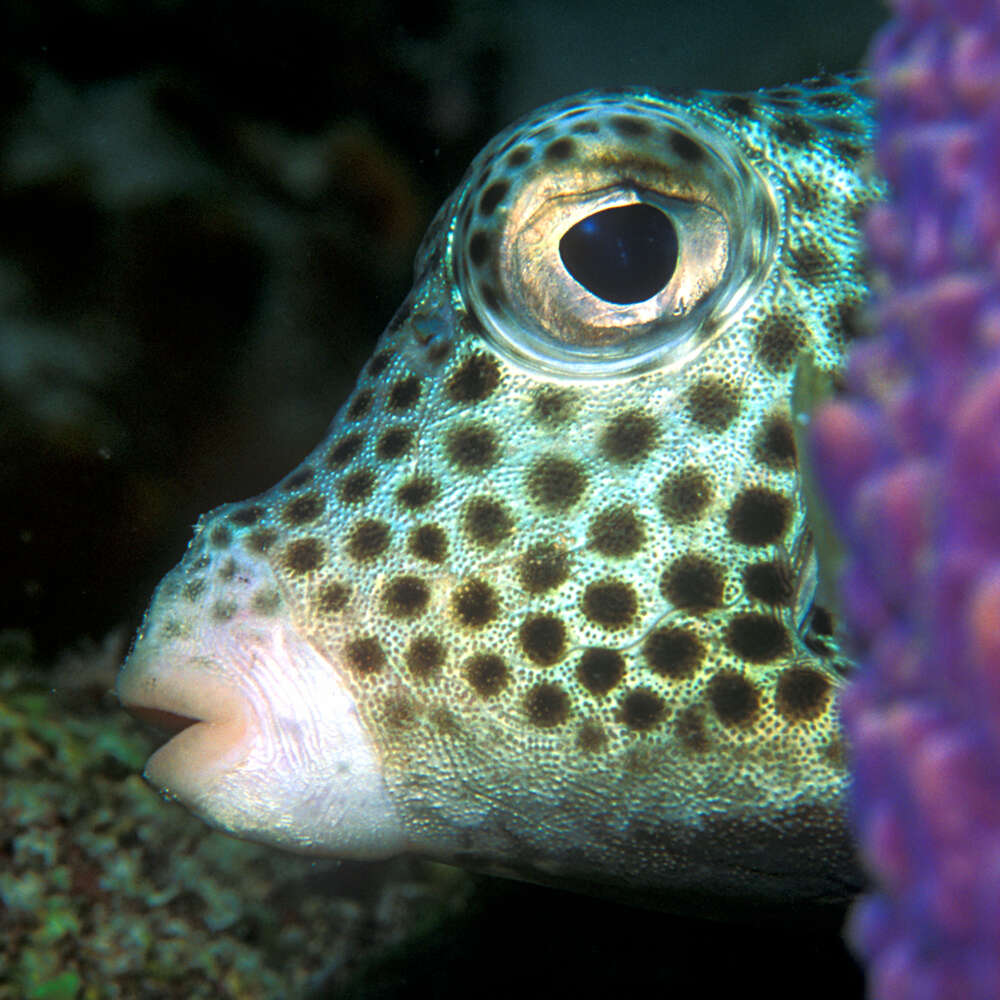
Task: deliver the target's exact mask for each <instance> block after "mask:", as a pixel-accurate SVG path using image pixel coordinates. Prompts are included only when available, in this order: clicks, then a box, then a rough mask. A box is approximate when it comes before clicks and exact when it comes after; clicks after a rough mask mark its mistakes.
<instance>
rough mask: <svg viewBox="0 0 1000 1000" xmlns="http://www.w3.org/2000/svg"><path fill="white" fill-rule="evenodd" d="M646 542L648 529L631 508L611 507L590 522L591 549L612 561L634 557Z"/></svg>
mask: <svg viewBox="0 0 1000 1000" xmlns="http://www.w3.org/2000/svg"><path fill="white" fill-rule="evenodd" d="M645 541H646V529H645V528H644V527H643V526H642V522H641V521H640V520H639V519H638V518H637V517H636V516H635V512H634V511H633V510H632V508H631V507H609V508H607V509H606V510H602V511H601V512H600V513H599V514H598V515H597V516H596V517H595V518H594V519H593V520H592V521H591V522H590V529H589V544H590V547H591V548H592V549H596V550H597V551H598V552H600V553H601V555H604V556H608V557H610V558H612V559H622V558H624V557H626V556H631V555H634V554H635V553H636V552H637V551H638V550H639V549H640V548H642V546H643V544H644V542H645Z"/></svg>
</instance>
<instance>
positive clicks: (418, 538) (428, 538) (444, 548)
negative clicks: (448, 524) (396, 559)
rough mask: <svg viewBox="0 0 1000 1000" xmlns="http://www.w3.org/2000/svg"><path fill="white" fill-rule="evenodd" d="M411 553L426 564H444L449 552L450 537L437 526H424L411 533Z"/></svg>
mask: <svg viewBox="0 0 1000 1000" xmlns="http://www.w3.org/2000/svg"><path fill="white" fill-rule="evenodd" d="M410 552H412V553H413V555H415V556H416V557H417V558H418V559H423V560H425V561H426V562H430V563H440V562H443V561H444V557H445V555H446V554H447V552H448V536H447V535H446V534H445V533H444V531H443V530H442V529H441V528H439V527H438V526H437V525H436V524H422V525H420V527H418V528H414V529H413V531H412V532H410Z"/></svg>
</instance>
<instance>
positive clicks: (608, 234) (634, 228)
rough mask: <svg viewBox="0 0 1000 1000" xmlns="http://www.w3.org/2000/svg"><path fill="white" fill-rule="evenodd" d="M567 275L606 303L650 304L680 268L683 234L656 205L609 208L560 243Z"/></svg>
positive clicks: (582, 220) (592, 217)
mask: <svg viewBox="0 0 1000 1000" xmlns="http://www.w3.org/2000/svg"><path fill="white" fill-rule="evenodd" d="M559 256H560V257H562V262H563V264H564V265H565V266H566V270H567V271H569V273H570V274H571V275H572V276H573V277H574V278H575V279H576V280H577V281H579V282H580V284H581V285H583V287H584V288H586V289H587V291H588V292H590V293H591V294H593V295H596V296H597V297H598V298H599V299H604V301H605V302H614V303H617V304H618V305H628V304H629V303H632V302H644V301H645V300H646V299H648V298H651V297H652V296H653V295H655V294H656V293H657V292H658V291H659V290H660V289H661V288H662V287H663V286H664V285H665V284H666V283H667V282H668V281H669V280H670V276H671V275H672V274H673V273H674V268H675V267H676V266H677V233H676V231H675V230H674V226H673V223H672V222H671V221H670V220H669V219H668V218H667V217H666V216H665V215H664V214H663V213H662V212H661V211H660V210H659V209H658V208H655V207H654V206H653V205H647V204H645V203H644V202H637V203H636V204H633V205H621V206H619V207H618V208H606V209H604V210H603V211H600V212H595V213H594V214H593V215H588V216H587V218H586V219H581V220H580V221H579V222H578V223H577V224H576V225H575V226H573V228H572V229H568V230H567V231H566V232H565V233H564V234H563V238H562V239H561V240H560V241H559Z"/></svg>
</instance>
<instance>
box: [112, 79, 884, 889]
mask: <svg viewBox="0 0 1000 1000" xmlns="http://www.w3.org/2000/svg"><path fill="white" fill-rule="evenodd" d="M870 115H871V107H870V102H869V99H868V98H867V97H866V96H865V85H864V81H863V80H862V79H861V78H860V77H858V76H856V75H854V74H844V75H838V76H824V77H820V78H817V79H814V80H810V81H807V82H805V83H802V84H800V85H796V86H787V87H783V88H781V89H774V90H761V91H757V92H753V93H746V94H727V93H714V92H699V93H695V94H693V95H691V96H676V97H675V96H665V95H659V94H657V93H654V92H652V91H648V90H624V91H614V92H592V93H587V94H583V95H580V96H576V97H572V98H570V99H568V100H563V101H560V102H558V103H556V104H552V105H550V106H548V107H545V108H543V109H541V110H540V111H537V112H535V113H534V114H531V115H529V116H528V117H526V118H524V119H522V120H521V121H519V122H518V123H516V124H515V125H513V126H511V127H510V128H508V129H507V130H506V131H504V132H502V133H501V134H500V135H499V136H497V137H496V138H495V139H494V140H493V141H492V142H491V143H490V144H489V145H488V146H487V147H486V148H485V149H484V150H483V151H482V152H481V153H480V154H479V156H478V157H476V159H475V160H474V161H473V163H472V165H471V167H470V168H469V170H468V172H467V173H466V175H465V178H464V179H463V180H462V182H461V184H460V185H459V187H458V189H457V191H456V192H455V193H454V194H453V195H452V197H451V198H449V200H448V201H447V202H446V203H445V205H444V206H443V207H442V208H441V210H440V211H439V213H438V214H437V216H436V218H435V219H434V221H433V222H432V224H431V226H430V229H429V231H428V233H427V235H426V237H425V238H424V241H423V243H422V245H421V247H420V250H419V252H418V254H417V260H416V265H415V274H416V280H415V284H414V287H413V290H412V291H411V293H410V295H409V296H408V298H407V299H406V301H405V302H404V304H403V305H402V307H401V308H400V310H399V311H398V313H397V315H396V316H395V318H394V319H393V320H392V321H391V322H390V324H389V326H388V328H387V329H386V331H385V332H384V334H383V335H382V338H381V340H380V341H379V343H378V345H377V349H376V351H375V354H374V356H373V357H372V358H371V360H370V361H369V362H368V363H367V364H366V365H365V367H364V369H363V371H362V372H361V375H360V376H359V379H358V382H357V385H356V387H355V389H354V390H353V392H352V394H351V395H350V397H349V398H348V399H347V401H346V403H345V404H344V406H343V407H342V408H341V410H340V412H339V413H338V414H337V416H336V419H335V420H334V421H333V424H332V425H331V427H330V430H329V433H328V435H327V437H326V439H325V440H324V441H323V442H322V443H321V444H320V445H319V446H318V447H317V448H316V449H315V450H314V451H313V452H312V453H311V454H310V455H308V457H307V458H306V459H305V460H304V461H303V462H302V464H301V465H300V466H299V467H298V468H296V469H295V470H294V471H292V472H291V474H289V475H288V476H287V477H286V478H285V479H284V480H282V481H281V482H280V483H279V484H278V485H277V486H275V487H273V488H272V489H270V490H268V491H267V492H265V493H262V494H260V495H259V496H257V497H255V498H253V499H251V500H248V501H245V502H242V503H233V504H227V505H225V506H223V507H220V508H218V509H216V510H214V511H212V512H211V513H209V514H207V515H205V516H204V517H202V518H201V520H200V521H199V523H198V525H197V527H196V529H195V532H194V537H193V538H192V540H191V542H190V545H189V547H188V550H187V552H186V554H185V556H184V558H183V560H182V561H181V563H180V564H179V565H178V566H177V567H176V568H175V569H173V570H172V571H171V572H170V573H168V574H167V576H166V577H165V578H164V580H163V581H162V583H161V584H160V586H159V588H158V589H157V591H156V594H155V596H154V598H153V601H152V604H151V606H150V608H149V610H148V612H147V614H146V617H145V621H144V623H143V625H142V627H141V629H140V631H139V634H138V637H137V639H136V641H135V644H134V646H133V648H132V650H131V653H130V655H129V657H128V659H127V662H126V664H125V666H124V668H123V670H122V672H121V675H120V677H119V680H118V685H117V690H118V694H119V696H120V699H121V701H122V703H123V704H124V705H125V707H126V708H128V709H129V710H130V711H131V712H133V713H135V714H136V715H138V716H140V717H142V718H145V719H147V720H150V721H153V722H155V723H158V724H160V725H161V726H162V727H164V728H166V729H168V730H169V731H171V732H173V733H174V735H173V736H172V737H171V738H170V739H169V741H168V742H167V743H166V744H165V745H164V746H162V747H161V748H160V749H159V750H157V751H156V752H155V753H154V754H153V755H152V757H151V758H150V760H149V762H148V764H147V767H146V772H145V773H146V776H147V778H148V780H149V781H150V782H151V783H152V784H153V785H154V786H156V787H158V788H159V789H161V790H162V792H163V794H164V795H165V796H166V797H167V798H170V799H177V800H179V801H180V802H182V803H184V804H185V805H186V806H188V807H189V808H190V809H191V810H192V811H193V812H194V813H196V814H197V815H199V816H200V817H202V818H203V819H204V820H206V821H207V822H208V823H211V824H213V825H215V826H217V827H219V828H221V829H223V830H225V831H228V832H230V833H233V834H235V835H237V836H240V837H245V838H248V839H252V840H257V841H262V842H265V843H269V844H273V845H276V846H280V847H284V848H289V849H292V850H296V851H301V852H309V853H315V854H321V855H332V856H336V857H342V858H380V857H385V856H389V855H393V854H396V853H400V852H413V853H416V854H420V855H424V856H428V857H432V858H437V859H441V860H445V861H449V862H453V863H455V864H459V865H465V866H467V867H471V868H475V869H478V870H485V871H492V872H500V873H506V874H512V875H516V876H518V877H522V878H527V879H532V880H535V881H541V882H548V883H554V884H559V885H564V886H571V887H582V888H589V889H595V890H607V891H611V892H614V893H616V894H618V895H621V896H624V897H626V898H633V897H634V898H642V899H653V900H660V901H664V902H665V904H666V905H668V906H677V907H678V908H680V907H683V906H685V905H687V904H688V903H692V902H693V903H697V902H698V901H701V900H709V901H711V900H735V901H744V902H748V903H750V904H753V905H756V902H757V901H770V902H779V903H780V902H783V901H795V900H800V901H801V900H806V899H810V900H832V899H842V898H844V897H845V896H847V895H849V894H850V892H851V891H852V889H853V888H854V887H855V886H856V885H857V883H858V873H857V867H856V863H855V860H854V855H853V851H852V847H851V843H850V837H849V833H848V830H847V825H846V822H845V813H844V796H845V789H846V785H847V772H846V768H845V755H844V749H843V745H842V739H841V732H840V728H839V725H838V719H837V692H838V689H839V687H840V686H841V685H842V683H843V676H844V675H845V673H847V672H848V670H849V664H848V662H847V661H846V660H845V659H844V657H843V656H841V655H840V652H839V647H840V643H839V640H838V636H837V634H836V631H837V622H836V615H835V614H833V613H832V610H831V607H830V606H829V604H827V603H825V602H824V601H821V600H820V597H821V596H822V595H821V594H820V596H817V586H818V584H817V581H822V578H823V572H821V571H822V570H823V569H824V564H825V561H826V557H825V553H826V552H827V551H828V550H829V548H830V547H829V546H828V545H827V546H825V547H824V541H823V539H824V537H825V536H824V533H823V524H822V519H821V518H820V517H818V516H815V515H814V514H813V513H812V511H813V510H814V509H815V508H814V507H813V506H812V505H811V504H810V503H809V501H808V497H809V491H808V489H807V488H806V485H807V477H805V476H804V474H803V472H802V470H801V468H800V466H801V464H802V463H800V461H799V459H798V455H799V453H800V452H801V450H802V449H801V448H800V447H799V442H800V435H799V433H798V425H799V423H800V420H801V418H802V411H803V410H804V409H805V408H806V405H807V404H808V402H809V399H810V398H811V395H812V389H810V388H809V387H810V386H812V385H814V384H823V383H824V382H829V381H831V380H833V379H835V378H836V375H837V372H838V370H839V369H840V367H841V365H842V362H843V356H844V351H845V345H846V344H847V343H848V342H849V341H850V339H851V338H852V337H853V336H854V335H856V333H857V331H858V329H859V326H860V324H859V317H860V314H861V310H862V309H863V306H864V301H865V297H866V291H867V288H866V278H865V274H864V270H863V261H862V245H861V237H860V233H859V222H860V218H861V215H862V213H863V210H864V208H865V206H866V205H868V204H869V203H870V202H871V201H872V200H873V199H875V198H876V197H878V196H879V194H880V191H881V187H880V185H881V182H880V181H879V180H878V179H877V178H876V177H874V176H873V175H871V173H870V172H869V171H868V169H867V168H866V157H867V152H868V149H869V147H870V144H871V137H872V136H871V133H872V122H871V117H870ZM804 364H805V365H806V366H807V368H808V371H809V372H811V373H812V375H813V377H812V378H811V379H803V377H802V372H803V371H804V370H805V369H804V368H803V365H804ZM803 384H806V386H807V389H806V391H803V390H802V385H803ZM803 397H804V398H805V404H803ZM817 553H819V554H820V555H821V557H822V558H819V559H817ZM820 591H822V585H821V584H820Z"/></svg>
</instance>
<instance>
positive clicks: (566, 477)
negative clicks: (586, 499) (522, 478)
mask: <svg viewBox="0 0 1000 1000" xmlns="http://www.w3.org/2000/svg"><path fill="white" fill-rule="evenodd" d="M586 485H587V478H586V476H585V475H584V474H583V470H582V469H581V468H580V466H579V465H578V464H577V463H576V462H572V461H570V460H569V459H568V458H559V457H558V456H556V455H548V456H545V457H543V458H540V459H538V460H537V461H536V462H535V463H534V464H533V465H532V466H531V468H530V469H529V470H528V480H527V489H528V496H529V497H530V498H531V501H532V502H533V503H534V504H535V505H536V506H538V507H541V508H542V509H543V510H546V511H548V512H550V513H556V512H563V511H566V510H568V509H569V508H570V507H572V506H573V505H574V504H575V503H576V502H577V500H579V499H580V497H581V495H582V494H583V491H584V488H585V487H586Z"/></svg>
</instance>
